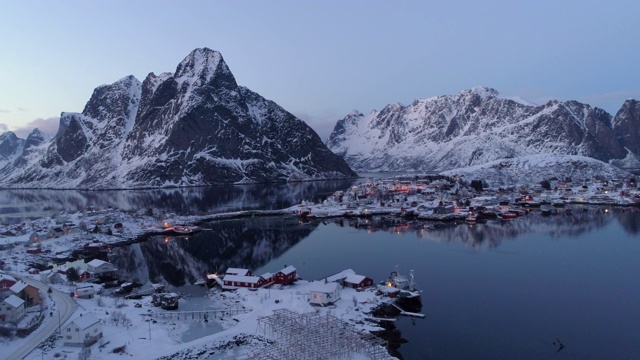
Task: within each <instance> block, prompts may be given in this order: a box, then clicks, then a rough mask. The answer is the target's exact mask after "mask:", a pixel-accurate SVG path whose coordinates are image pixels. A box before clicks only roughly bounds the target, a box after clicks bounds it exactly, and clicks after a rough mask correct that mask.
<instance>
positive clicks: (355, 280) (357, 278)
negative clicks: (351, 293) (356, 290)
mask: <svg viewBox="0 0 640 360" xmlns="http://www.w3.org/2000/svg"><path fill="white" fill-rule="evenodd" d="M364 279H366V276H364V275H358V274H351V275H349V276H347V277H346V278H345V279H344V281H345V282H348V283H349V284H360V283H361V282H362V281H363V280H364Z"/></svg>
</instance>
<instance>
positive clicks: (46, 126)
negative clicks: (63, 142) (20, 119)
mask: <svg viewBox="0 0 640 360" xmlns="http://www.w3.org/2000/svg"><path fill="white" fill-rule="evenodd" d="M59 124H60V118H59V117H57V116H56V117H50V118H47V119H43V118H37V119H34V120H31V121H29V122H28V123H27V124H26V125H25V126H21V127H19V128H16V129H14V130H13V132H14V133H15V134H16V136H18V137H19V138H23V139H24V138H26V137H27V136H29V134H30V133H31V131H33V129H35V128H38V129H40V130H41V131H42V132H44V133H45V134H47V135H49V136H51V137H53V136H54V135H55V134H56V132H57V131H58V125H59Z"/></svg>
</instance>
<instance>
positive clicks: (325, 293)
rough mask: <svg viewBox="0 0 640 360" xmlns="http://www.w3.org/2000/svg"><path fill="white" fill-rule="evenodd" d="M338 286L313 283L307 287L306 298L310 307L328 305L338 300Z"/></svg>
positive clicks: (332, 283) (331, 283)
mask: <svg viewBox="0 0 640 360" xmlns="http://www.w3.org/2000/svg"><path fill="white" fill-rule="evenodd" d="M340 289H341V287H340V285H339V284H338V283H334V282H328V283H323V282H318V281H316V282H313V283H311V284H310V285H309V293H308V294H307V298H308V300H309V304H312V305H320V306H325V305H330V304H333V303H335V302H336V301H338V300H340Z"/></svg>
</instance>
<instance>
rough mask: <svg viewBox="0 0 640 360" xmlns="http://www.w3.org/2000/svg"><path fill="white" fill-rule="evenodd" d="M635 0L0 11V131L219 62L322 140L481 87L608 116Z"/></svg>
mask: <svg viewBox="0 0 640 360" xmlns="http://www.w3.org/2000/svg"><path fill="white" fill-rule="evenodd" d="M639 34H640V1H637V0H630V1H623V0H612V1H601V0H600V1H587V0H553V1H552V0H537V1H518V0H510V1H506V0H504V1H498V0H493V1H491V0H485V1H481V0H475V1H471V0H469V1H462V0H460V1H455V0H454V1H441V0H439V1H426V0H425V1H375V0H368V1H358V0H341V1H338V0H333V1H330V0H323V1H319V0H318V1H303V0H291V1H277V0H274V1H258V0H256V1H204V0H203V1H159V0H154V1H151V0H148V1H143V0H139V1H129V0H127V1H118V0H115V1H114V0H110V1H93V0H92V1H85V0H82V1H72V0H66V1H58V0H51V1H28V0H27V1H23V0H21V1H18V0H16V1H6V0H0V46H1V48H0V133H1V132H3V131H5V130H17V131H16V133H17V134H18V136H20V137H24V136H26V134H25V131H26V130H30V129H32V128H33V127H34V126H38V127H40V128H41V129H42V130H44V131H46V132H49V133H54V132H55V130H56V129H57V125H58V121H57V117H58V116H59V115H60V113H61V112H63V111H70V112H81V111H82V110H83V108H84V105H85V104H86V102H87V101H88V100H89V98H90V96H91V93H92V92H93V89H94V88H95V87H97V86H99V85H102V84H110V83H113V82H115V81H117V80H118V79H120V78H122V77H125V76H127V75H130V74H133V75H134V76H135V77H137V78H138V79H139V80H140V81H142V80H144V78H145V77H146V76H147V74H148V73H150V72H155V73H156V74H159V73H162V72H174V71H175V68H176V66H177V65H178V63H179V62H180V61H181V60H182V59H183V58H184V57H185V56H186V55H187V54H188V53H189V52H190V51H191V50H193V49H194V48H197V47H209V48H211V49H214V50H218V51H220V52H221V53H222V55H223V57H224V59H225V61H226V62H227V64H228V65H229V68H230V69H231V71H232V72H233V74H234V75H235V77H236V80H237V82H238V83H239V84H240V85H244V86H246V87H248V88H250V89H251V90H253V91H256V92H258V93H259V94H260V95H262V96H264V97H265V98H267V99H270V100H273V101H275V102H276V103H278V104H279V105H281V106H282V107H284V108H285V109H286V110H288V111H290V112H292V113H293V114H295V115H297V116H299V117H300V118H301V119H303V120H305V121H306V122H307V123H308V124H309V125H310V126H311V127H313V128H314V129H315V130H316V131H317V132H318V134H319V135H320V136H321V137H322V138H323V139H326V137H327V136H328V135H329V133H330V131H331V130H332V129H333V126H334V125H335V122H336V121H337V120H338V119H341V118H343V117H344V116H345V115H346V114H347V113H349V112H350V111H352V110H354V109H356V110H359V111H361V112H364V113H368V112H370V111H371V110H373V109H381V108H382V107H384V106H385V105H386V104H389V103H395V102H400V103H402V104H409V103H411V102H412V101H413V100H414V99H417V98H428V97H431V96H437V95H446V94H457V93H459V92H460V91H462V90H464V89H468V88H471V87H473V86H488V87H492V88H494V89H496V90H498V91H499V92H500V93H501V94H503V95H505V96H520V97H523V98H525V99H527V100H529V101H532V102H534V103H540V104H542V103H544V102H546V101H547V100H549V99H559V100H578V101H581V102H585V103H588V104H591V105H593V106H598V107H601V108H603V109H605V110H607V111H608V112H609V113H611V114H612V115H613V114H615V112H616V111H617V110H618V109H619V107H620V105H621V104H622V103H623V102H624V100H625V99H628V98H635V99H640V40H639V38H640V35H639Z"/></svg>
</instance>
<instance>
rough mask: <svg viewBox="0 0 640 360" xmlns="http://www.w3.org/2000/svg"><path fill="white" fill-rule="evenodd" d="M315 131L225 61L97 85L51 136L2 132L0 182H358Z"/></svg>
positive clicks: (81, 185)
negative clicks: (239, 80)
mask: <svg viewBox="0 0 640 360" xmlns="http://www.w3.org/2000/svg"><path fill="white" fill-rule="evenodd" d="M356 176H357V175H356V174H355V173H354V172H353V171H352V170H351V169H350V168H349V166H348V165H347V164H346V162H345V161H344V160H343V159H342V158H341V157H339V156H337V155H335V154H334V153H332V152H331V151H329V150H328V149H327V147H326V146H325V144H324V143H323V142H322V140H321V139H320V137H319V136H318V135H317V134H316V132H315V131H314V130H313V129H311V128H310V127H309V126H308V125H307V124H305V123H304V122H303V121H301V120H299V119H298V118H296V117H295V116H293V115H292V114H290V113H289V112H287V111H286V110H284V109H283V108H282V107H280V106H278V105H277V104H276V103H274V102H272V101H269V100H267V99H265V98H263V97H262V96H260V95H259V94H257V93H255V92H253V91H251V90H249V89H247V88H246V87H242V86H238V85H237V84H236V80H235V78H234V76H233V74H232V73H231V71H230V70H229V68H228V67H227V64H226V63H225V62H224V60H223V58H222V55H221V54H220V53H219V52H217V51H214V50H211V49H207V48H202V49H196V50H194V51H192V52H191V53H190V54H189V55H188V56H187V57H186V58H185V59H184V60H183V61H182V62H180V64H178V66H177V68H176V71H175V72H174V73H162V74H160V75H155V74H154V73H150V74H149V75H148V76H147V78H146V79H145V80H144V81H143V82H142V83H141V82H140V81H139V80H137V79H136V78H135V77H133V76H127V77H125V78H123V79H120V80H118V81H116V82H115V83H113V84H111V85H103V86H99V87H98V88H96V89H95V90H94V92H93V95H92V96H91V99H90V100H89V102H87V104H86V106H85V108H84V110H83V111H82V113H68V112H67V113H62V115H61V117H60V127H59V129H58V132H57V134H56V135H55V136H54V137H53V139H51V140H49V139H47V138H46V137H45V136H44V134H42V132H40V131H39V130H37V129H36V130H34V131H33V132H32V133H31V134H30V135H29V137H28V138H27V139H26V140H22V139H18V138H17V137H16V136H15V134H13V133H12V132H7V133H4V134H2V135H0V186H2V187H26V188H75V189H117V188H149V187H154V188H155V187H171V186H198V185H215V184H222V183H236V184H238V183H267V182H284V181H301V180H316V179H341V178H349V177H356Z"/></svg>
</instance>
